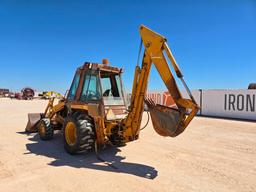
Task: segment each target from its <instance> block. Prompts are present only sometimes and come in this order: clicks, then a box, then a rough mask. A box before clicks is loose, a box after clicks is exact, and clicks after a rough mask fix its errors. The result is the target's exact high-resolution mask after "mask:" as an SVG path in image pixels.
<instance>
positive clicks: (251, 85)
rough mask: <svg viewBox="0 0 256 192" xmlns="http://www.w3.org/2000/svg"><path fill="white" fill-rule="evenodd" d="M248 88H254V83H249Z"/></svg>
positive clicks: (255, 84)
mask: <svg viewBox="0 0 256 192" xmlns="http://www.w3.org/2000/svg"><path fill="white" fill-rule="evenodd" d="M248 89H256V83H250V84H249V86H248Z"/></svg>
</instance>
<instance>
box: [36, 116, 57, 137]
mask: <svg viewBox="0 0 256 192" xmlns="http://www.w3.org/2000/svg"><path fill="white" fill-rule="evenodd" d="M53 133H54V129H53V127H52V125H51V121H50V119H49V118H43V119H41V120H40V122H39V126H38V134H39V136H40V138H41V139H42V140H50V139H52V138H53Z"/></svg>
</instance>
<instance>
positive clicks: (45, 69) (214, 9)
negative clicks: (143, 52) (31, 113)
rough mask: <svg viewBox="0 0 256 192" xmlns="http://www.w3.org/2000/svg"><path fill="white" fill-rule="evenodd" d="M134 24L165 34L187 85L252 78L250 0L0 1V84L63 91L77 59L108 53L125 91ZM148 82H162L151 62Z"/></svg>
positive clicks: (254, 39) (255, 59)
mask: <svg viewBox="0 0 256 192" xmlns="http://www.w3.org/2000/svg"><path fill="white" fill-rule="evenodd" d="M140 24H144V25H146V26H148V27H150V28H152V29H153V30H155V31H157V32H158V33H160V34H162V35H164V36H165V37H166V38H167V39H168V44H169V46H170V47H171V49H172V51H173V54H174V56H175V58H176V60H177V62H178V63H179V65H180V67H181V69H182V70H183V73H184V76H185V80H186V81H187V83H188V85H189V87H190V88H191V89H198V88H202V89H213V88H214V89H217V88H227V89H237V88H247V86H248V84H249V83H250V82H256V1H254V0H240V1H239V0H222V1H221V0H219V1H218V0H214V1H213V0H212V1H211V0H208V1H207V0H204V1H203V0H200V1H197V0H175V1H171V0H169V1H163V0H158V1H156V0H154V1H151V0H140V1H132V0H129V1H128V0H127V1H125V0H123V1H121V0H119V1H118V0H109V1H97V0H95V1H85V0H84V1H71V0H70V1H54V0H52V1H48V0H44V1H39V0H34V1H32V0H31V1H26V0H16V1H14V0H6V1H3V0H0V27H1V28H0V74H1V78H0V87H6V88H10V89H12V90H20V89H21V88H23V87H24V86H31V87H33V88H35V89H37V90H57V91H59V92H65V90H66V89H68V88H69V86H70V83H71V80H72V78H73V75H74V71H75V69H76V68H77V67H78V66H80V65H82V63H83V62H85V61H92V62H101V60H102V58H108V59H109V60H110V63H111V64H113V65H115V66H119V67H123V68H124V70H125V74H124V75H123V80H124V82H125V87H126V89H127V90H129V89H131V86H132V80H133V73H134V67H135V65H136V60H137V55H138V49H139V43H140V36H139V31H138V28H139V25H140ZM149 89H150V90H164V89H165V87H164V85H163V83H162V82H161V79H160V77H159V75H158V74H157V73H156V70H155V69H153V70H152V72H151V77H150V85H149Z"/></svg>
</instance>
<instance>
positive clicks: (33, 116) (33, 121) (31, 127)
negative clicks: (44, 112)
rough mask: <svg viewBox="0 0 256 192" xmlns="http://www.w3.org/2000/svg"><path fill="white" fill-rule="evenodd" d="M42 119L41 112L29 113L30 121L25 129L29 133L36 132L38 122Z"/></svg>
mask: <svg viewBox="0 0 256 192" xmlns="http://www.w3.org/2000/svg"><path fill="white" fill-rule="evenodd" d="M40 119H41V113H29V114H28V123H27V126H26V129H25V131H26V132H28V133H35V132H37V127H36V126H37V123H38V122H39V121H40Z"/></svg>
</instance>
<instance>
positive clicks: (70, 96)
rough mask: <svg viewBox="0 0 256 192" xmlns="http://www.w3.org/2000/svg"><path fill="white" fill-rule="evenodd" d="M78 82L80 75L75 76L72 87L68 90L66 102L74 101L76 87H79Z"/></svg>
mask: <svg viewBox="0 0 256 192" xmlns="http://www.w3.org/2000/svg"><path fill="white" fill-rule="evenodd" d="M79 81H80V74H76V75H75V77H74V80H73V82H72V85H71V88H70V90H69V93H68V97H67V98H68V100H74V99H75V96H76V90H77V87H78V85H79Z"/></svg>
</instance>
